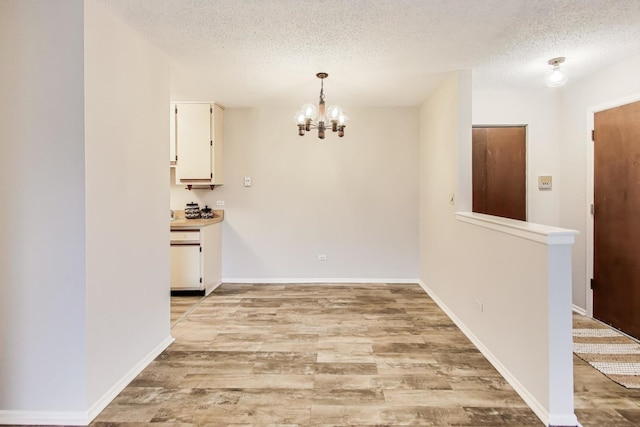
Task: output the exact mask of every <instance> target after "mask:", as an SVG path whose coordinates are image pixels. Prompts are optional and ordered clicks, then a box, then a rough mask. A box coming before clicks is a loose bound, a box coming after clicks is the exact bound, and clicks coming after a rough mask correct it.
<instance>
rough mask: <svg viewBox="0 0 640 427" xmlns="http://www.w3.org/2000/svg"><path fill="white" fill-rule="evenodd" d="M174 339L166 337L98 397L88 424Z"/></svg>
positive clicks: (92, 406) (89, 415)
mask: <svg viewBox="0 0 640 427" xmlns="http://www.w3.org/2000/svg"><path fill="white" fill-rule="evenodd" d="M173 341H175V338H173V337H172V336H171V335H169V336H168V337H167V338H165V339H164V340H163V341H162V342H161V343H160V344H158V345H157V346H156V348H154V349H153V350H151V351H150V352H149V353H148V354H147V355H146V356H145V357H143V358H142V360H141V361H139V362H138V363H136V365H135V366H134V367H133V368H131V369H130V370H129V372H127V373H126V374H125V375H124V376H123V377H122V378H120V380H119V381H118V382H116V383H115V384H114V385H113V386H112V387H111V388H110V389H109V390H108V391H107V392H106V393H105V394H103V395H102V397H101V398H100V399H98V400H97V401H96V402H95V403H94V404H93V405H91V407H90V408H89V411H88V417H87V418H88V419H87V424H86V425H89V423H90V422H91V421H93V419H94V418H95V417H97V416H98V415H99V414H100V412H102V410H103V409H104V408H106V407H107V405H108V404H109V403H111V401H112V400H113V399H115V398H116V396H117V395H118V394H120V392H121V391H122V390H124V388H125V387H126V386H127V385H129V383H130V382H131V381H133V379H134V378H135V377H136V376H138V374H139V373H140V372H142V371H143V370H144V368H146V367H147V366H148V365H149V363H151V362H153V361H154V359H155V358H156V357H158V356H159V355H160V353H162V352H163V351H164V350H165V349H166V348H167V347H169V346H170V345H171V343H172V342H173Z"/></svg>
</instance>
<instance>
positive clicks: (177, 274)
mask: <svg viewBox="0 0 640 427" xmlns="http://www.w3.org/2000/svg"><path fill="white" fill-rule="evenodd" d="M201 277H202V276H201V271H200V245H171V289H200V288H201V284H200V278H201Z"/></svg>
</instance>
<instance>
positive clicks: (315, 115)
mask: <svg viewBox="0 0 640 427" xmlns="http://www.w3.org/2000/svg"><path fill="white" fill-rule="evenodd" d="M316 77H317V78H319V79H320V100H319V101H318V108H316V106H315V105H313V104H305V105H303V106H302V109H301V110H300V111H298V112H297V113H296V117H295V118H296V122H297V123H298V135H300V136H304V133H305V131H307V132H308V131H310V130H311V129H318V138H320V139H324V134H325V131H326V130H327V123H328V122H331V131H333V132H338V136H339V137H340V138H342V137H343V136H344V128H345V126H346V125H345V124H344V123H345V122H346V121H347V120H348V119H349V118H348V117H347V115H346V114H344V112H343V111H342V108H340V107H339V106H337V105H332V106H330V107H329V108H325V104H324V79H326V78H327V77H329V74H327V73H318V74H316Z"/></svg>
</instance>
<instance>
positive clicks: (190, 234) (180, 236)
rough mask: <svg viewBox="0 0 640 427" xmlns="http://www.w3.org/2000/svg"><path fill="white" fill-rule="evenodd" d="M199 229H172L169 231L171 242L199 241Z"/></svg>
mask: <svg viewBox="0 0 640 427" xmlns="http://www.w3.org/2000/svg"><path fill="white" fill-rule="evenodd" d="M199 242H200V231H199V230H193V231H172V232H171V244H174V243H177V244H184V243H199Z"/></svg>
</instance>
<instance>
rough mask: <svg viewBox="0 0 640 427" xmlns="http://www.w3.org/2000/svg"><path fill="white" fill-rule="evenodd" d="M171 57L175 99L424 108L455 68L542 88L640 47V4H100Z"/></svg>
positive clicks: (435, 0)
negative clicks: (562, 68) (555, 68)
mask: <svg viewBox="0 0 640 427" xmlns="http://www.w3.org/2000/svg"><path fill="white" fill-rule="evenodd" d="M99 1H100V2H101V3H103V4H105V5H107V7H109V8H110V9H111V10H113V11H114V13H115V14H116V15H119V16H121V17H122V18H123V19H124V20H125V21H126V22H128V23H129V24H130V25H131V26H132V27H134V28H135V29H136V30H137V31H138V32H139V33H141V34H142V35H143V36H144V37H145V38H146V39H148V40H149V41H150V42H151V43H153V44H154V45H156V46H157V47H159V48H160V49H161V50H162V51H164V52H165V53H166V54H167V55H168V56H169V57H170V58H171V61H172V65H173V69H172V98H173V99H176V100H187V99H190V100H215V101H216V102H220V103H221V104H223V105H225V106H229V107H231V106H259V105H272V106H273V105H281V106H290V105H298V104H301V103H302V102H304V101H315V100H316V99H317V96H318V91H319V80H318V79H316V77H315V74H316V72H318V71H325V72H327V73H329V78H328V79H327V80H326V81H325V93H326V97H327V102H328V103H329V104H332V103H339V104H343V105H345V106H352V107H359V106H415V105H419V104H420V103H421V102H422V101H423V100H424V99H425V98H426V96H427V95H428V94H429V92H430V91H431V90H433V88H434V87H435V86H437V84H438V83H439V82H440V81H442V79H443V78H444V77H446V75H447V73H448V72H450V71H452V70H457V69H472V70H473V76H474V85H477V86H485V87H486V86H497V85H506V86H512V87H522V88H541V89H542V88H543V87H544V83H543V76H544V73H545V71H546V70H547V69H548V68H549V66H548V65H547V60H548V59H550V58H552V57H556V56H566V57H567V61H566V63H565V64H566V68H567V70H568V71H569V73H570V82H569V84H570V83H571V80H574V81H575V80H577V79H580V78H581V77H584V76H586V75H588V74H590V73H592V72H595V71H597V70H599V69H601V68H604V67H605V66H606V65H607V64H608V63H611V62H615V61H617V60H620V59H623V58H626V57H629V56H632V55H635V54H638V53H640V0H312V1H308V0H99Z"/></svg>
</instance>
